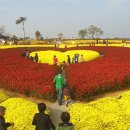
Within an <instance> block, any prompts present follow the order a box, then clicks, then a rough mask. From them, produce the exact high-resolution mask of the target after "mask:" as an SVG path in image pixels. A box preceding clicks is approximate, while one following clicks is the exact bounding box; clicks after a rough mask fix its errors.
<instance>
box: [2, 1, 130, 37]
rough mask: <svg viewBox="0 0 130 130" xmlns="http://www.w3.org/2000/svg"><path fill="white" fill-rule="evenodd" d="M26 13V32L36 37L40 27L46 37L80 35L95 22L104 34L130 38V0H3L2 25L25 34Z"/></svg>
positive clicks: (17, 32)
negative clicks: (23, 19)
mask: <svg viewBox="0 0 130 130" xmlns="http://www.w3.org/2000/svg"><path fill="white" fill-rule="evenodd" d="M20 16H22V17H27V21H26V23H25V29H26V36H28V37H33V38H34V37H35V32H36V30H39V31H40V32H41V34H42V35H43V37H44V38H46V37H49V38H50V37H56V36H57V34H58V33H63V34H64V37H77V36H78V31H79V30H80V29H84V28H87V27H88V26H90V25H95V26H97V27H99V28H101V29H102V30H103V31H104V34H103V36H102V38H105V37H111V38H113V37H129V38H130V0H0V27H1V26H5V27H6V32H7V33H10V34H12V35H16V36H18V37H20V36H21V37H23V32H22V24H19V25H16V24H15V21H16V19H18V18H19V17H20Z"/></svg>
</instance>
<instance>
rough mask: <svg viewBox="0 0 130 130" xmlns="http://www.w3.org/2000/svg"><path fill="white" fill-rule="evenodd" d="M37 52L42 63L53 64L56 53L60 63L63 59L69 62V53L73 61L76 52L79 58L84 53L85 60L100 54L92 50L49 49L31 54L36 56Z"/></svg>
mask: <svg viewBox="0 0 130 130" xmlns="http://www.w3.org/2000/svg"><path fill="white" fill-rule="evenodd" d="M35 53H37V54H38V57H39V62H40V63H48V64H51V65H52V64H53V57H54V55H56V57H57V58H58V64H61V63H62V62H63V61H65V62H66V63H67V55H69V56H70V59H71V62H72V58H73V57H74V54H79V59H80V56H81V55H82V54H83V57H84V61H90V60H93V59H96V58H98V57H99V56H100V54H99V53H98V52H96V51H91V50H71V51H66V52H60V51H52V50H47V51H36V52H32V53H31V54H30V55H31V56H33V57H34V56H35Z"/></svg>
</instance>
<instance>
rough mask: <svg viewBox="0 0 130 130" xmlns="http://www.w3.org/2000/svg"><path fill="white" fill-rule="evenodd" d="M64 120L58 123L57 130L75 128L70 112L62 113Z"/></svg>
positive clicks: (72, 129) (71, 129)
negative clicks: (71, 121)
mask: <svg viewBox="0 0 130 130" xmlns="http://www.w3.org/2000/svg"><path fill="white" fill-rule="evenodd" d="M60 118H61V120H62V122H61V123H59V124H58V126H57V128H56V130H74V125H73V124H72V123H70V122H69V121H70V114H69V113H68V112H62V113H61V117H60Z"/></svg>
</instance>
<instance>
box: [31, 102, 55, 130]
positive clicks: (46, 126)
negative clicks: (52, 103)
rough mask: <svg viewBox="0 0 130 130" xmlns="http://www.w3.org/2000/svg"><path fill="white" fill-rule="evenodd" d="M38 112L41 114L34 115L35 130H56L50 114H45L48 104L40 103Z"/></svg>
mask: <svg viewBox="0 0 130 130" xmlns="http://www.w3.org/2000/svg"><path fill="white" fill-rule="evenodd" d="M38 110H39V113H36V114H35V115H34V118H33V121H32V125H35V126H36V128H35V130H51V128H52V129H53V130H55V126H54V124H53V123H52V121H51V119H50V116H49V115H48V114H45V110H46V104H44V103H39V104H38Z"/></svg>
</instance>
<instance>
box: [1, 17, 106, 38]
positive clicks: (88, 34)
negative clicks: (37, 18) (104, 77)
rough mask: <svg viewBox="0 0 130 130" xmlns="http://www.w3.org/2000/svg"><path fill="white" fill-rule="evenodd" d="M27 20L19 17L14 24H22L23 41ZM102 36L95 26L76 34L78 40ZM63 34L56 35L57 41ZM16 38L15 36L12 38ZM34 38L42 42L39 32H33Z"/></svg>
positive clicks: (3, 30)
mask: <svg viewBox="0 0 130 130" xmlns="http://www.w3.org/2000/svg"><path fill="white" fill-rule="evenodd" d="M26 20H27V18H26V17H19V18H18V19H17V20H16V21H15V23H16V24H22V30H23V39H26V33H25V27H24V25H25V21H26ZM0 34H5V27H4V26H2V27H0ZM102 34H103V31H102V29H101V28H98V27H96V26H95V25H90V26H89V27H88V28H85V29H81V30H79V32H78V35H79V37H80V38H82V39H84V38H92V39H94V38H99V37H100V36H101V35H102ZM63 35H64V34H63V33H58V35H57V37H58V38H59V39H62V38H63ZM13 37H16V36H13ZM35 37H36V40H43V37H42V34H41V32H40V31H39V30H36V32H35Z"/></svg>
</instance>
